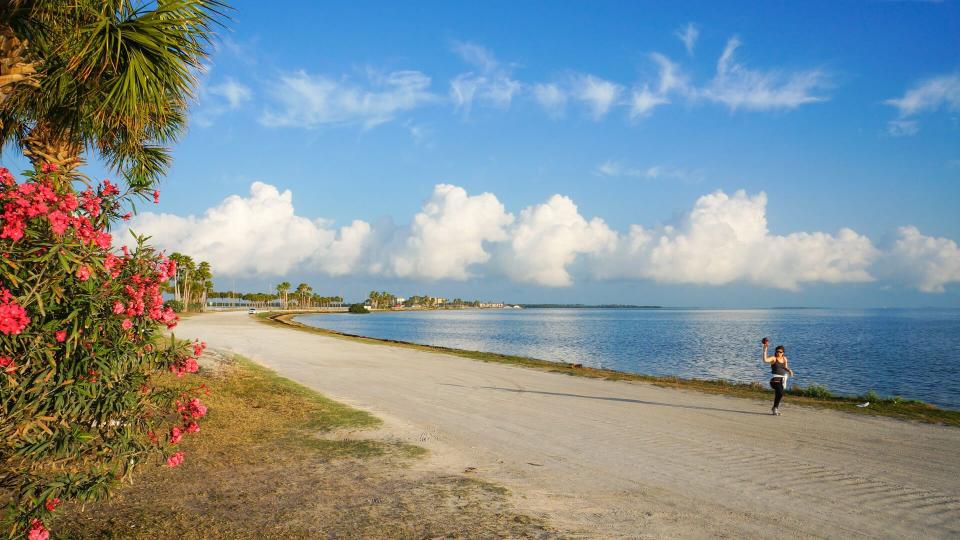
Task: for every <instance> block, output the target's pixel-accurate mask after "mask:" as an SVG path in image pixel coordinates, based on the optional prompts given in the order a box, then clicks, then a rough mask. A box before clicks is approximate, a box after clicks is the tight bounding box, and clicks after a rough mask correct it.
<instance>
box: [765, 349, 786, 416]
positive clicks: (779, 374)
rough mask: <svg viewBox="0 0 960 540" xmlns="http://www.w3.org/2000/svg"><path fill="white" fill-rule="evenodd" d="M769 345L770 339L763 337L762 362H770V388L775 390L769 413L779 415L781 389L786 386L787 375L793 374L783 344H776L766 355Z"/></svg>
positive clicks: (781, 396) (781, 397)
mask: <svg viewBox="0 0 960 540" xmlns="http://www.w3.org/2000/svg"><path fill="white" fill-rule="evenodd" d="M769 346H770V340H769V339H767V338H763V362H764V363H765V364H770V373H772V374H773V377H772V378H771V379H770V388H773V391H774V392H776V397H774V398H773V409H772V411H771V414H773V415H776V416H780V400H781V399H783V391H784V390H785V389H786V388H787V376H788V374H789V375H791V376H792V375H793V370H792V369H790V363H789V360H787V355H786V350H785V349H784V348H783V345H777V348H776V349H774V352H773V356H767V348H768V347H769Z"/></svg>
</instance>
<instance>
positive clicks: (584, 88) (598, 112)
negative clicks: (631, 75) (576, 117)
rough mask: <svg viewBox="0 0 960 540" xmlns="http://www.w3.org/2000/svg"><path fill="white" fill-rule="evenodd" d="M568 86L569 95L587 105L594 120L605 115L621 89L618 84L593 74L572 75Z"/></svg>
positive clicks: (615, 101) (614, 102)
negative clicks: (569, 89)
mask: <svg viewBox="0 0 960 540" xmlns="http://www.w3.org/2000/svg"><path fill="white" fill-rule="evenodd" d="M570 88H571V96H572V97H573V98H575V99H578V100H580V101H582V102H583V103H584V104H586V105H587V108H588V109H589V110H590V116H591V118H593V119H594V120H600V119H602V118H603V117H604V116H606V115H607V113H608V112H609V111H610V108H611V107H612V106H613V105H615V104H616V103H617V99H618V98H619V97H620V93H621V92H622V91H623V87H622V86H620V85H619V84H617V83H614V82H611V81H607V80H604V79H601V78H599V77H595V76H593V75H574V76H573V78H572V80H571V83H570Z"/></svg>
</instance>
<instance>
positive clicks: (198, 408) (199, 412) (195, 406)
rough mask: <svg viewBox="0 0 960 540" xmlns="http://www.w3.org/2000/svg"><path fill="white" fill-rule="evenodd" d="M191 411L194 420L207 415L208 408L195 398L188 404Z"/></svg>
mask: <svg viewBox="0 0 960 540" xmlns="http://www.w3.org/2000/svg"><path fill="white" fill-rule="evenodd" d="M187 406H188V407H189V409H190V416H192V417H194V418H203V417H204V416H205V415H206V414H207V407H206V406H205V405H204V404H202V403H200V400H199V399H198V398H193V399H191V400H190V403H188V404H187Z"/></svg>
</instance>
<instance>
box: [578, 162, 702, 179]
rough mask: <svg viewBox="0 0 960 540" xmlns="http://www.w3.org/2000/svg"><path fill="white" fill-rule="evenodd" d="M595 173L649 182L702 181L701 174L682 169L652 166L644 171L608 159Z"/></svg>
mask: <svg viewBox="0 0 960 540" xmlns="http://www.w3.org/2000/svg"><path fill="white" fill-rule="evenodd" d="M596 172H597V173H598V174H600V175H603V176H609V177H611V178H615V177H625V176H632V177H635V178H647V179H650V180H657V179H661V180H662V179H672V180H680V181H683V182H689V183H694V182H699V181H701V180H703V174H702V173H700V172H699V171H693V170H690V169H686V168H683V167H672V166H670V165H653V166H650V167H647V168H646V169H640V168H636V167H631V166H628V165H625V164H624V163H623V162H621V161H616V160H612V159H608V160H607V161H604V162H603V163H601V164H600V165H598V166H597V169H596Z"/></svg>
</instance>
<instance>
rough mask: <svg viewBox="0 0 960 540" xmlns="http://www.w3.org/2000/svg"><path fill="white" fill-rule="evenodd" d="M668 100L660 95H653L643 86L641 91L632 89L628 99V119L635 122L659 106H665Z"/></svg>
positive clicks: (648, 88)
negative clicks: (631, 94)
mask: <svg viewBox="0 0 960 540" xmlns="http://www.w3.org/2000/svg"><path fill="white" fill-rule="evenodd" d="M667 103H670V100H669V99H667V98H666V97H664V96H663V95H662V94H655V93H653V92H651V91H650V87H648V86H646V85H644V86H643V88H641V89H639V90H638V89H636V88H635V89H634V90H633V96H631V99H630V119H631V120H636V119H637V118H642V117H644V116H647V115H649V114H650V113H651V112H653V109H655V108H657V107H659V106H660V105H666V104H667Z"/></svg>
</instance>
